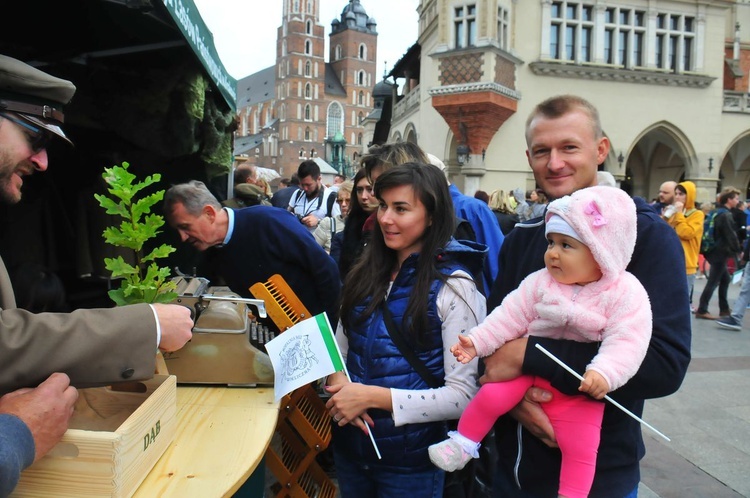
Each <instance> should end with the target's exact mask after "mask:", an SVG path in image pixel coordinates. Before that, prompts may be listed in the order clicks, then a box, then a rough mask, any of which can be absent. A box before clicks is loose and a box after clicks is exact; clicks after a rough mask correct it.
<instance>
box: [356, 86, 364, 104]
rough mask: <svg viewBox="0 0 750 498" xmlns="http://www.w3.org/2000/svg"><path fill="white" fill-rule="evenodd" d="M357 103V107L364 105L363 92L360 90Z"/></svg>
mask: <svg viewBox="0 0 750 498" xmlns="http://www.w3.org/2000/svg"><path fill="white" fill-rule="evenodd" d="M357 103H358V104H359V105H363V104H364V103H365V92H363V91H362V90H360V91H359V96H358V98H357Z"/></svg>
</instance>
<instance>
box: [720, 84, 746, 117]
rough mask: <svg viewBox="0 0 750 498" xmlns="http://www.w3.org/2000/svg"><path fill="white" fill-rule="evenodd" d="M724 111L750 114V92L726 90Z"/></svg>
mask: <svg viewBox="0 0 750 498" xmlns="http://www.w3.org/2000/svg"><path fill="white" fill-rule="evenodd" d="M723 111H724V112H741V113H744V114H750V94H748V93H745V92H734V91H731V90H724V108H723Z"/></svg>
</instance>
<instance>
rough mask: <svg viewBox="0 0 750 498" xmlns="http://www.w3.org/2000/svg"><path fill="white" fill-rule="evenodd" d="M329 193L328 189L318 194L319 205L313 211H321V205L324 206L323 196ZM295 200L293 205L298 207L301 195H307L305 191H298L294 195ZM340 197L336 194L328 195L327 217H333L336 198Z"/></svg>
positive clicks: (321, 190)
mask: <svg viewBox="0 0 750 498" xmlns="http://www.w3.org/2000/svg"><path fill="white" fill-rule="evenodd" d="M327 191H328V189H322V188H321V189H320V192H318V204H317V205H316V206H315V209H313V211H317V210H318V209H320V205H321V204H323V196H324V195H325V193H326V192H327ZM292 195H293V196H294V200H293V201H292V205H296V204H297V201H299V200H300V196H301V195H305V191H304V190H302V189H299V190H297V191H296V192H295V193H294V194H292ZM337 197H338V195H337V194H336V192H331V193H330V194H328V198H327V199H326V216H328V217H331V216H333V214H332V213H333V205H334V204H335V203H336V198H337Z"/></svg>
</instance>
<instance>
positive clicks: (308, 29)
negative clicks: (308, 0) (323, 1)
mask: <svg viewBox="0 0 750 498" xmlns="http://www.w3.org/2000/svg"><path fill="white" fill-rule="evenodd" d="M307 6H308V8H309V7H310V4H307ZM305 33H307V34H308V35H311V34H312V21H311V20H309V19H308V20H307V22H306V23H305Z"/></svg>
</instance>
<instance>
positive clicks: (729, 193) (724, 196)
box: [719, 186, 740, 206]
mask: <svg viewBox="0 0 750 498" xmlns="http://www.w3.org/2000/svg"><path fill="white" fill-rule="evenodd" d="M739 195H740V190H739V189H738V188H737V187H731V186H730V187H725V188H723V189H722V190H721V193H720V194H719V204H721V205H722V206H723V205H724V204H726V203H727V202H729V199H731V198H732V197H734V196H738V197H739Z"/></svg>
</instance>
